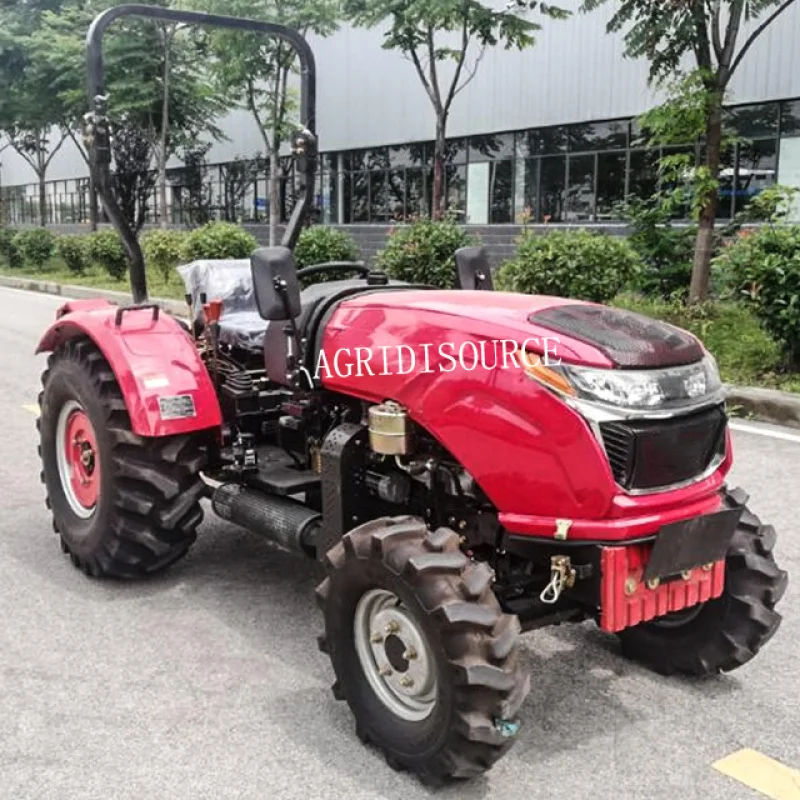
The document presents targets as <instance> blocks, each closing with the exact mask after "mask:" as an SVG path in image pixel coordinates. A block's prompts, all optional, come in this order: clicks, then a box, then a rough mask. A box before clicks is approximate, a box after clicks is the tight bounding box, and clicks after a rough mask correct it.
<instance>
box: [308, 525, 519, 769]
mask: <svg viewBox="0 0 800 800" xmlns="http://www.w3.org/2000/svg"><path fill="white" fill-rule="evenodd" d="M326 569H327V573H328V577H327V578H326V579H325V581H324V582H323V583H322V584H321V585H320V587H319V589H318V590H317V595H318V598H319V599H320V603H321V606H322V608H323V611H324V614H325V636H324V637H323V649H325V650H326V651H327V652H328V653H329V655H330V658H331V662H332V664H333V669H334V672H335V673H336V678H337V681H336V684H335V686H334V692H335V694H336V696H337V697H338V698H339V699H344V700H346V701H347V703H348V704H349V706H350V708H351V710H352V712H353V714H354V716H355V719H356V731H357V733H358V735H359V737H360V738H361V740H362V741H364V742H365V743H366V742H369V743H372V744H374V745H375V746H376V747H377V748H379V749H380V750H381V751H382V752H383V753H384V755H385V757H386V760H387V762H388V763H389V764H390V765H391V766H392V767H394V768H398V769H400V768H404V769H409V770H412V771H413V772H416V773H417V774H419V775H420V777H421V778H423V779H424V780H426V781H428V782H433V783H437V782H441V781H443V780H444V779H447V778H451V777H455V778H469V777H473V776H476V775H478V774H480V773H481V772H483V771H485V770H487V769H488V768H489V767H491V766H492V764H493V763H494V762H495V761H497V759H499V758H500V757H501V756H502V755H503V754H504V753H505V752H506V751H507V749H508V748H509V747H510V746H511V744H512V743H513V741H514V736H515V735H516V733H517V731H518V728H519V722H518V720H517V716H516V715H517V711H518V710H519V708H520V706H521V704H522V702H523V700H524V699H525V697H526V695H527V693H528V689H529V678H528V675H527V673H526V671H525V670H524V669H523V668H522V666H521V665H520V662H519V653H518V650H517V640H518V636H519V622H518V621H517V618H516V617H513V616H509V615H506V614H503V613H502V612H501V610H500V607H499V605H498V603H497V600H496V598H495V596H494V593H493V591H492V588H491V582H492V571H491V570H490V569H489V567H488V566H487V565H486V564H480V563H474V562H471V561H470V560H469V559H468V558H467V557H466V556H465V555H464V554H463V553H462V552H461V550H460V549H459V539H458V536H457V535H456V534H455V533H454V532H453V531H451V530H449V529H447V528H441V529H439V530H437V531H436V532H430V531H428V530H427V528H426V526H425V524H424V523H423V522H422V521H421V520H419V519H416V518H412V517H400V518H384V519H379V520H375V521H373V522H369V523H367V524H366V525H362V526H360V527H359V528H356V529H355V530H353V531H351V532H350V533H348V534H347V535H346V536H345V537H344V538H343V540H342V541H341V542H340V543H339V544H337V545H336V546H335V547H334V548H332V549H331V550H330V551H329V553H328V554H327V557H326Z"/></svg>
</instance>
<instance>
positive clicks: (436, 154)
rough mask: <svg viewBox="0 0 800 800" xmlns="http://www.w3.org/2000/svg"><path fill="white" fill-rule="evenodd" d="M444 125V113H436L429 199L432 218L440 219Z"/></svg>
mask: <svg viewBox="0 0 800 800" xmlns="http://www.w3.org/2000/svg"><path fill="white" fill-rule="evenodd" d="M446 127H447V116H446V115H445V114H437V119H436V140H435V142H434V148H433V197H432V200H431V211H432V216H433V219H441V218H442V217H443V216H444V212H445V196H444V192H445V185H444V161H445V148H446V139H445V132H446Z"/></svg>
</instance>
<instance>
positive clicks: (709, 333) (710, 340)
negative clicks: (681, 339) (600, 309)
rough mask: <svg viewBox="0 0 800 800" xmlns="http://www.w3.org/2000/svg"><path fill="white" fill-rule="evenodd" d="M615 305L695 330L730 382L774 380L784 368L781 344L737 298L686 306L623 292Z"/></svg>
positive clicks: (751, 382)
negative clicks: (736, 301) (734, 300)
mask: <svg viewBox="0 0 800 800" xmlns="http://www.w3.org/2000/svg"><path fill="white" fill-rule="evenodd" d="M614 305H616V306H619V307H621V308H627V309H629V310H630V311H637V312H638V313H640V314H645V315H646V316H648V317H654V318H655V319H660V320H663V321H664V322H669V323H670V324H672V325H676V326H677V327H679V328H683V329H684V330H687V331H689V332H690V333H693V334H694V335H695V336H697V338H698V339H700V341H701V342H703V344H704V345H705V346H706V348H707V349H708V350H709V352H711V353H712V354H713V355H714V357H715V358H716V359H717V363H718V364H719V369H720V373H721V375H722V379H723V380H724V381H725V382H727V383H735V384H740V385H752V384H757V383H768V384H772V383H774V381H773V380H772V377H773V376H774V375H775V374H776V373H777V372H779V371H780V367H781V361H782V358H781V348H780V345H779V344H778V343H777V342H776V341H775V340H774V339H773V338H772V337H771V336H770V335H769V334H768V333H767V332H766V331H765V330H764V328H763V327H762V326H761V324H760V323H759V321H758V318H757V317H756V315H755V314H754V313H753V312H752V311H751V310H750V309H749V308H747V307H746V306H744V305H743V304H741V303H735V302H710V303H704V304H702V305H695V306H685V305H683V303H681V302H680V301H678V300H671V301H666V300H657V299H652V298H642V297H639V296H634V295H620V296H619V297H617V298H616V300H615V301H614Z"/></svg>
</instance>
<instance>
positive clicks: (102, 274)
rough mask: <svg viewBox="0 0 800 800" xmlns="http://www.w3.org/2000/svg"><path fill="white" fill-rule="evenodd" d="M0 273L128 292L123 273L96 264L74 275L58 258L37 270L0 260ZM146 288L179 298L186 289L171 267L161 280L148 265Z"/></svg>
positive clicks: (154, 295)
mask: <svg viewBox="0 0 800 800" xmlns="http://www.w3.org/2000/svg"><path fill="white" fill-rule="evenodd" d="M0 275H6V276H8V277H11V278H27V279H30V280H42V281H51V282H52V283H62V284H71V285H73V286H90V287H92V288H94V289H108V290H111V291H114V292H130V290H131V285H130V281H129V280H128V277H127V276H126V277H125V278H124V279H123V280H115V279H114V278H112V277H111V276H110V275H109V274H108V273H107V272H106V271H105V270H104V269H103V268H102V267H99V266H97V265H91V266H89V267H88V268H87V269H86V272H85V273H84V274H83V275H76V274H75V273H74V272H70V271H69V270H68V269H67V267H66V265H65V264H64V262H63V261H62V260H61V259H60V258H51V259H50V261H48V262H47V264H46V265H45V267H44V269H41V270H33V269H31V268H30V267H23V268H22V269H11V268H9V267H8V265H7V264H0ZM147 289H148V292H149V293H150V295H151V296H152V297H165V298H171V299H173V300H182V299H183V297H184V294H185V292H186V289H185V288H184V284H183V279H182V278H181V276H180V275H179V274H178V273H177V272H176V271H175V270H172V271H171V272H170V274H169V281H168V282H166V283H165V282H164V275H163V273H162V272H161V271H160V270H155V269H148V270H147Z"/></svg>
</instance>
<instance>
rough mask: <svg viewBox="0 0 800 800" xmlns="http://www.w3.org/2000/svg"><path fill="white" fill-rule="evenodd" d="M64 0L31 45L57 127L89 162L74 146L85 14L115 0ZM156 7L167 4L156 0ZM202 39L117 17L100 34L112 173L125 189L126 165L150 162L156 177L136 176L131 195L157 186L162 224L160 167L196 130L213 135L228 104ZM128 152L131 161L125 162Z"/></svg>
mask: <svg viewBox="0 0 800 800" xmlns="http://www.w3.org/2000/svg"><path fill="white" fill-rule="evenodd" d="M69 2H70V5H66V3H65V6H64V7H62V8H61V9H60V11H59V13H54V12H44V13H43V14H42V15H41V19H40V25H39V27H38V29H37V30H36V31H35V32H34V33H33V34H32V36H31V42H32V44H31V46H32V49H33V50H34V52H36V53H37V55H38V59H39V61H40V62H41V63H42V64H45V65H46V66H47V69H48V70H49V74H50V75H51V80H50V82H49V84H48V90H49V91H50V92H51V93H53V94H55V96H56V97H57V98H58V100H59V102H60V103H61V105H62V108H63V110H64V127H65V129H66V130H67V132H68V135H69V136H70V137H71V138H72V140H73V142H74V143H75V146H76V147H77V149H78V151H79V152H80V153H81V155H82V156H83V158H84V160H85V161H86V163H87V165H88V154H87V153H86V150H85V148H84V147H83V145H82V143H81V132H82V129H83V116H84V114H85V113H86V112H87V111H88V110H89V108H88V98H87V97H86V77H85V54H84V41H85V37H86V31H87V30H88V27H89V25H90V24H91V21H92V19H93V18H94V17H95V16H96V15H97V14H99V13H100V12H101V11H103V10H104V9H105V8H108V7H110V6H113V5H116V4H117V3H116V1H115V0H84V1H83V2H81V1H80V0H69ZM158 5H167V6H169V5H171V3H170V2H167V1H166V0H162V2H159V3H158ZM202 41H203V39H202V36H201V34H200V32H199V31H197V30H196V29H190V28H187V29H183V28H178V27H176V26H175V25H174V24H170V23H166V22H162V21H153V20H143V19H139V18H135V17H132V18H125V19H121V20H118V21H116V22H115V23H113V25H112V26H111V27H110V28H109V29H108V31H107V33H106V36H105V37H104V55H105V68H106V90H107V93H108V95H109V98H110V103H109V115H110V119H111V123H112V131H113V133H114V134H115V138H116V137H117V136H119V137H121V139H122V141H121V142H120V144H119V147H117V146H116V145H115V148H114V154H115V156H116V155H117V154H119V155H120V157H121V158H122V159H123V160H125V164H124V165H122V166H121V165H120V164H118V163H116V164H115V168H116V170H117V171H119V170H120V169H122V171H123V172H125V177H122V178H120V179H119V180H117V181H116V182H115V183H116V185H117V186H126V187H128V188H130V187H131V185H132V184H131V181H132V180H133V176H132V173H130V172H129V169H130V168H132V165H133V164H134V162H136V163H141V164H146V165H147V166H146V170H148V171H149V170H150V169H151V168H152V165H153V162H155V170H156V176H155V178H154V179H146V180H145V179H142V180H141V181H138V189H136V190H135V191H134V192H133V194H134V195H135V196H136V197H138V201H137V202H144V203H145V204H146V203H147V202H148V200H149V196H150V194H152V191H153V189H154V187H155V185H156V184H157V185H158V187H159V211H160V215H161V219H162V222H165V221H166V219H167V217H168V213H167V191H166V167H167V162H168V160H169V158H170V156H171V155H172V154H173V153H174V152H176V150H178V149H179V148H180V147H181V146H183V145H184V144H186V143H188V142H190V141H194V140H196V139H197V138H198V137H199V136H201V135H207V136H210V137H211V138H220V137H221V135H222V134H221V133H220V131H219V129H218V128H217V127H216V125H215V124H214V120H215V119H216V118H218V117H219V116H220V115H221V114H222V113H224V111H225V110H226V109H227V108H228V105H227V104H226V103H225V102H224V100H223V98H222V97H221V96H220V95H218V94H217V93H216V92H215V91H214V88H213V86H212V82H211V81H210V80H209V77H208V75H207V74H206V72H205V61H204V59H203V58H202V57H201V46H202ZM123 126H124V128H125V130H124V131H123ZM145 146H146V147H147V152H145V150H144V149H143V148H144V147H145ZM133 154H135V155H136V158H135V159H134V161H131V160H130V158H131V157H132V156H133ZM115 161H116V159H115ZM145 190H148V193H147V194H144V192H145ZM119 199H120V203H121V205H122V206H123V207H125V208H128V209H129V210H131V209H132V207H131V205H130V198H129V197H126V198H122V197H120V198H119ZM132 213H133V216H132V217H128V219H129V222H130V223H131V225H132V226H133V227H134V228H136V229H138V227H140V225H141V224H142V223H143V219H142V218H141V215H140V213H139V210H138V208H137V210H135V211H133V212H132Z"/></svg>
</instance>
